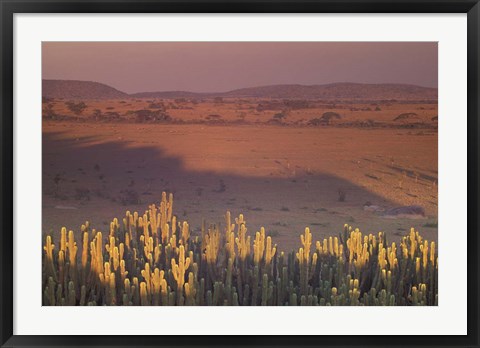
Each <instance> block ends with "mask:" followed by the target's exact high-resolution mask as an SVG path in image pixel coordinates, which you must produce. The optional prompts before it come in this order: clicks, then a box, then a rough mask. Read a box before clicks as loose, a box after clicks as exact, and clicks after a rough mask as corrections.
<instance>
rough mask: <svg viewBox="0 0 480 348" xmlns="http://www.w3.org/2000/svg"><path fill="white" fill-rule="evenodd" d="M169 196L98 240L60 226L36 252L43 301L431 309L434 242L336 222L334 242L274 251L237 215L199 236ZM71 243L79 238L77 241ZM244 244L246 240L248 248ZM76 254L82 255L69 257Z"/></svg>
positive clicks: (87, 231)
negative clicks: (397, 238)
mask: <svg viewBox="0 0 480 348" xmlns="http://www.w3.org/2000/svg"><path fill="white" fill-rule="evenodd" d="M172 207H173V195H172V194H170V195H169V197H168V199H167V195H166V193H163V194H162V200H161V203H160V205H159V206H156V205H151V206H150V207H149V208H148V210H147V211H145V213H144V214H138V213H137V212H134V213H133V214H132V213H130V212H129V211H127V212H126V214H125V217H124V218H122V219H121V220H118V219H113V221H112V222H111V223H110V228H109V231H108V232H107V233H106V234H103V233H102V232H99V231H96V230H95V229H92V228H91V227H90V224H89V223H88V222H86V223H85V224H84V225H83V226H82V227H81V231H80V233H81V235H80V238H81V241H82V242H81V244H82V246H81V247H78V246H77V242H76V239H75V238H76V236H75V233H74V232H73V231H69V232H68V234H67V229H66V228H62V229H61V235H60V242H59V244H57V245H54V244H53V243H54V241H53V239H52V237H51V236H50V235H47V236H46V239H45V244H44V246H43V250H44V252H43V256H44V262H43V272H42V286H43V288H42V289H43V305H50V306H53V305H71V306H73V305H136V306H137V305H144V306H150V305H166V306H173V305H202V306H203V305H212V306H221V305H232V306H235V305H243V306H249V305H264V306H276V305H279V306H280V305H293V306H296V305H309V306H310V305H312V306H315V305H322V306H323V305H340V306H343V305H345V306H346V305H360V306H363V305H366V306H370V305H375V306H377V305H380V306H388V305H437V303H438V302H437V301H438V295H437V293H438V288H437V279H438V274H437V273H438V262H437V256H436V249H435V243H434V242H432V243H428V242H427V241H426V240H424V239H423V238H422V237H421V236H420V235H419V233H418V232H416V231H415V230H414V229H413V228H412V229H411V231H410V233H409V234H407V235H406V236H404V237H403V238H402V240H401V242H400V244H399V245H398V246H397V244H396V243H388V242H387V239H386V236H385V234H383V233H381V232H379V233H378V234H377V235H373V234H369V235H363V234H362V233H361V232H360V231H359V230H358V229H355V230H354V229H352V228H351V227H349V226H347V225H345V227H344V229H343V232H342V233H340V235H339V236H338V237H329V238H326V239H324V240H323V241H316V242H315V241H313V240H312V234H311V233H310V230H309V228H306V229H305V232H304V234H302V235H301V236H300V242H301V246H300V247H299V248H298V250H296V251H291V252H289V253H285V252H281V251H279V250H278V249H277V247H276V245H275V244H273V240H272V238H271V237H270V236H268V234H267V233H266V232H265V229H264V228H261V229H260V231H258V232H257V233H256V234H255V236H249V235H248V234H247V228H246V222H245V218H244V216H243V215H239V216H238V218H235V219H234V220H233V221H232V218H231V215H230V213H229V212H227V214H226V216H225V228H224V230H223V231H221V230H220V228H219V227H218V225H209V226H208V225H206V224H205V223H203V224H202V228H201V236H192V235H191V234H190V227H189V224H188V223H187V222H186V221H184V222H180V221H179V220H178V219H177V217H176V216H175V215H173V211H172ZM77 237H79V236H77ZM252 240H253V244H252ZM77 251H78V252H79V253H81V255H80V256H77Z"/></svg>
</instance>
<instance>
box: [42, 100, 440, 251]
mask: <svg viewBox="0 0 480 348" xmlns="http://www.w3.org/2000/svg"><path fill="white" fill-rule="evenodd" d="M66 102H67V101H66V100H60V99H56V100H49V101H47V102H46V103H44V111H43V118H44V121H43V233H44V234H46V233H51V232H53V233H54V235H56V236H58V234H59V232H60V229H61V227H62V226H65V227H67V229H72V230H75V231H78V230H79V228H80V226H81V225H82V224H83V223H85V221H87V220H88V221H89V222H90V224H91V226H92V227H93V228H96V229H97V230H100V231H106V230H108V228H109V227H108V226H109V223H110V221H111V220H112V219H113V218H114V217H118V218H121V217H123V216H124V214H125V211H126V210H130V211H138V212H141V213H143V212H144V211H145V210H146V209H147V208H148V205H149V204H152V203H158V202H159V200H160V197H161V192H162V191H168V192H173V193H174V197H175V205H174V211H175V212H176V214H177V215H178V218H179V219H180V220H187V221H188V222H189V223H190V226H191V228H192V233H193V234H196V233H197V234H198V233H199V231H200V227H201V224H202V219H205V220H206V221H207V222H209V223H220V224H224V218H223V216H224V214H225V212H226V210H229V211H231V213H232V215H234V216H236V215H238V214H240V213H243V214H244V215H245V218H246V221H247V226H248V227H249V229H250V230H249V232H250V234H252V233H255V231H257V230H259V229H260V227H261V226H264V227H265V229H266V232H267V235H271V236H272V237H273V239H274V242H275V243H277V244H278V246H279V247H280V249H282V250H290V249H291V248H293V247H296V246H298V243H299V241H298V240H297V239H298V236H299V234H300V233H301V232H302V231H303V230H304V228H305V227H306V226H309V227H310V229H311V232H312V234H313V237H314V239H316V240H319V239H323V237H325V236H331V235H334V236H335V235H338V233H339V232H340V231H342V229H343V225H344V224H349V225H351V226H352V227H358V228H360V230H361V231H362V232H364V233H368V232H372V233H376V232H379V231H383V232H386V233H387V238H388V239H389V240H399V239H400V238H401V237H400V236H403V235H404V234H405V233H406V232H407V231H408V230H409V229H410V228H411V227H414V228H415V229H417V230H419V231H421V233H422V235H423V236H424V237H425V238H426V239H428V240H433V241H437V219H438V217H437V203H438V193H437V192H438V191H437V180H438V172H437V160H438V148H437V140H438V135H437V127H436V122H437V105H436V104H433V103H428V102H426V103H419V102H405V101H404V102H396V101H384V102H369V101H360V102H356V103H353V102H345V101H329V102H320V101H316V102H314V103H309V104H308V106H307V107H305V105H303V106H302V105H298V104H293V105H292V104H290V105H288V103H285V102H284V101H282V102H279V101H275V100H265V99H263V100H256V99H255V100H254V99H238V98H237V99H231V100H225V99H221V100H220V99H216V100H188V99H185V98H181V99H178V98H177V99H175V100H174V99H171V100H168V99H162V100H152V99H147V98H143V99H134V98H132V99H127V100H84V103H85V104H86V107H85V108H84V110H82V111H81V112H80V113H78V114H77V113H72V111H71V110H69V109H68V107H67V106H66ZM138 110H149V111H148V112H145V111H143V112H138ZM326 112H332V113H335V114H337V115H339V117H334V118H332V119H331V120H328V122H327V123H325V122H323V121H325V120H321V116H322V115H324V114H325V113H326ZM165 115H168V117H165ZM399 115H404V116H402V117H400V118H398V116H399ZM315 119H317V121H319V120H320V121H319V122H317V121H315ZM312 120H314V121H312ZM409 205H417V206H420V207H422V208H423V209H424V211H425V216H424V217H419V216H411V217H401V216H397V217H394V218H391V217H386V216H385V212H387V211H388V210H389V209H391V208H395V207H402V206H409ZM413 217H415V218H413Z"/></svg>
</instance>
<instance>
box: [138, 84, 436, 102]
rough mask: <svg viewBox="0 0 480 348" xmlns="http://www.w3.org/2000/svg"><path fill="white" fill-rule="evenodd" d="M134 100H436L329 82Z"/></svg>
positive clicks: (406, 90)
mask: <svg viewBox="0 0 480 348" xmlns="http://www.w3.org/2000/svg"><path fill="white" fill-rule="evenodd" d="M132 96H133V97H136V98H194V97H198V98H208V97H224V98H280V99H364V100H390V99H396V100H436V99H437V97H438V90H437V89H436V88H428V87H420V86H414V85H404V84H363V83H332V84H328V85H311V86H306V85H272V86H261V87H251V88H241V89H235V90H232V91H229V92H219V93H192V92H185V91H177V92H147V93H135V94H132Z"/></svg>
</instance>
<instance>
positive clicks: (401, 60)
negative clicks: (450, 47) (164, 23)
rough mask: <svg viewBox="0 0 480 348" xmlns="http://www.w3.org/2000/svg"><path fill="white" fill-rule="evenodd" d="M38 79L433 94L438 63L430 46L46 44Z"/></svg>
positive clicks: (138, 86)
mask: <svg viewBox="0 0 480 348" xmlns="http://www.w3.org/2000/svg"><path fill="white" fill-rule="evenodd" d="M42 77H43V78H44V79H65V80H67V79H68V80H85V81H96V82H101V83H105V84H108V85H110V86H112V87H114V88H116V89H119V90H121V91H123V92H127V93H135V92H146V91H167V90H185V91H193V92H223V91H228V90H232V89H236V88H243V87H253V86H262V85H273V84H291V83H293V84H305V85H313V84H326V83H333V82H361V83H406V84H415V85H420V86H426V87H437V81H438V56H437V43H434V42H426V43H420V42H418V43H412V42H399V43H394V42H380V43H373V42H355V43H352V42H342V43H340V42H44V43H43V46H42Z"/></svg>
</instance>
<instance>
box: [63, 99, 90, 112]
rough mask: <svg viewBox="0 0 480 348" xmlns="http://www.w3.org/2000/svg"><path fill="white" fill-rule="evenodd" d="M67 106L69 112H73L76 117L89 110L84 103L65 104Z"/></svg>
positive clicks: (69, 102) (70, 102)
mask: <svg viewBox="0 0 480 348" xmlns="http://www.w3.org/2000/svg"><path fill="white" fill-rule="evenodd" d="M65 105H66V106H67V108H68V110H70V111H71V112H73V113H74V114H75V115H80V114H81V113H82V112H83V110H85V109H86V108H87V104H85V103H84V102H79V103H74V102H72V101H68V102H66V103H65Z"/></svg>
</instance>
